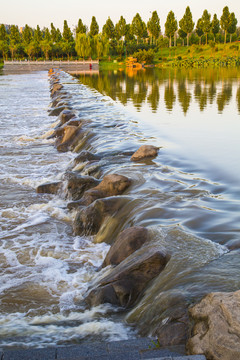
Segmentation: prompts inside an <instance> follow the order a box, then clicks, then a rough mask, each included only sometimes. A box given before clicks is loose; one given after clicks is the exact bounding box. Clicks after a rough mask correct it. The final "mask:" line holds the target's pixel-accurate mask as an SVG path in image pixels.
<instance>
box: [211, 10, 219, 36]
mask: <svg viewBox="0 0 240 360" xmlns="http://www.w3.org/2000/svg"><path fill="white" fill-rule="evenodd" d="M219 30H220V21H219V20H218V18H217V14H214V15H213V19H212V24H211V31H212V33H213V35H214V37H215V36H216V34H218V33H219Z"/></svg>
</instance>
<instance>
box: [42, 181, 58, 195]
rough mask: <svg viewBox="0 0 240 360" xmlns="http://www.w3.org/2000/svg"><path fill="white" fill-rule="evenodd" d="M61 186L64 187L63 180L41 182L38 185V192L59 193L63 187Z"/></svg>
mask: <svg viewBox="0 0 240 360" xmlns="http://www.w3.org/2000/svg"><path fill="white" fill-rule="evenodd" d="M61 187H62V182H61V181H56V182H52V183H46V184H41V185H39V186H38V187H37V193H39V194H41V193H46V194H57V193H58V191H59V190H60V189H61Z"/></svg>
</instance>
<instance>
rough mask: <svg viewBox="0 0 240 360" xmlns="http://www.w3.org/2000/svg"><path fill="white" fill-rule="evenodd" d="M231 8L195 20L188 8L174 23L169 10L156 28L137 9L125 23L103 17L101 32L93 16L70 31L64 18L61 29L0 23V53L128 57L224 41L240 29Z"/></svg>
mask: <svg viewBox="0 0 240 360" xmlns="http://www.w3.org/2000/svg"><path fill="white" fill-rule="evenodd" d="M237 22H238V21H237V19H236V16H235V14H234V13H233V12H230V11H229V8H228V6H225V7H224V8H223V11H222V15H221V17H220V19H218V17H217V15H216V14H214V15H213V17H212V16H211V14H210V13H209V12H208V11H207V10H204V11H203V14H202V16H201V18H199V19H198V21H197V22H196V24H195V23H194V21H193V18H192V13H191V10H190V7H189V6H188V7H187V8H186V10H185V13H184V15H183V17H182V19H181V20H180V21H179V22H178V21H177V19H176V17H175V14H174V12H173V11H170V12H169V13H168V15H167V19H166V22H165V24H164V29H162V28H161V24H160V18H159V16H158V13H157V11H153V12H152V14H151V17H150V19H149V20H148V22H147V23H145V22H144V21H143V20H142V18H141V16H140V14H139V13H137V14H136V15H135V16H134V17H133V19H132V22H131V23H130V24H128V23H127V22H126V20H125V19H124V17H123V16H121V17H120V19H119V21H118V22H117V23H116V24H115V25H114V23H113V22H112V20H111V18H110V17H108V19H107V20H106V23H105V24H104V26H103V27H102V31H101V32H100V29H99V25H98V23H97V20H96V18H95V16H93V17H92V20H91V24H90V27H89V28H88V26H87V25H85V24H84V23H83V21H82V19H79V21H78V24H77V26H76V27H75V28H74V30H73V31H72V30H71V29H70V27H69V26H68V23H67V20H64V24H63V30H62V32H61V31H60V29H59V28H56V27H55V26H54V24H53V23H51V26H50V29H49V28H43V29H40V27H39V25H37V27H36V28H35V29H33V28H31V27H30V26H28V25H27V24H26V25H25V27H24V28H23V29H21V31H20V30H19V28H18V26H17V25H11V26H10V27H9V28H7V27H6V26H5V25H4V24H1V25H0V53H1V56H2V58H3V59H9V58H11V59H23V58H28V59H46V60H48V59H68V60H69V59H70V58H75V59H76V58H93V59H99V58H107V57H118V58H120V59H121V58H122V57H124V56H126V55H127V56H129V55H131V54H134V52H136V51H139V50H143V51H145V52H146V51H150V52H151V54H153V53H154V52H156V51H158V50H159V49H160V48H164V47H172V46H189V45H191V44H200V45H201V44H208V43H209V42H210V41H211V42H212V43H226V42H231V41H236V40H239V39H240V28H237Z"/></svg>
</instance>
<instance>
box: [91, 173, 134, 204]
mask: <svg viewBox="0 0 240 360" xmlns="http://www.w3.org/2000/svg"><path fill="white" fill-rule="evenodd" d="M130 185H131V180H130V179H129V178H127V177H126V176H123V175H118V174H111V175H106V176H104V178H103V180H102V181H101V183H100V184H99V185H98V186H96V187H94V188H93V189H91V190H88V191H86V192H85V194H84V202H85V204H86V205H89V204H91V203H92V202H93V201H95V200H96V199H101V198H105V197H109V196H115V195H121V194H122V193H123V192H124V191H125V190H126V189H127V188H128V187H129V186H130Z"/></svg>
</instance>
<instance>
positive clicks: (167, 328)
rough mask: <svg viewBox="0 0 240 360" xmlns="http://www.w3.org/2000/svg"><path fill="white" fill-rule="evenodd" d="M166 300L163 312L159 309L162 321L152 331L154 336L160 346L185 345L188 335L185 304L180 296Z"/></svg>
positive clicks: (186, 307)
mask: <svg viewBox="0 0 240 360" xmlns="http://www.w3.org/2000/svg"><path fill="white" fill-rule="evenodd" d="M163 296H164V295H163ZM166 300H167V302H166V306H167V308H166V309H165V311H163V309H161V311H163V314H162V319H163V321H161V322H160V323H159V326H158V327H157V329H156V330H155V331H154V336H157V337H158V342H159V344H160V346H172V345H179V344H186V341H187V339H188V335H189V317H188V306H187V303H186V301H185V299H184V298H183V297H182V296H181V295H179V296H175V297H174V298H171V297H170V298H167V299H166Z"/></svg>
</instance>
